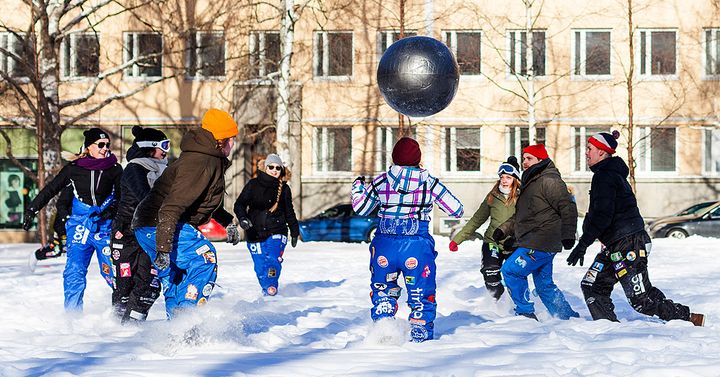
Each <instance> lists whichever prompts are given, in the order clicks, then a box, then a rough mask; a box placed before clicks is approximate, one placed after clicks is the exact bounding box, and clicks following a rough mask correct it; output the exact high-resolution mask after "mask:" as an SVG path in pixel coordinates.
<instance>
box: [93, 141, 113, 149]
mask: <svg viewBox="0 0 720 377" xmlns="http://www.w3.org/2000/svg"><path fill="white" fill-rule="evenodd" d="M93 144H95V145H97V146H98V149H103V148H105V147H107V148H108V149H110V142H104V141H101V142H99V143H93Z"/></svg>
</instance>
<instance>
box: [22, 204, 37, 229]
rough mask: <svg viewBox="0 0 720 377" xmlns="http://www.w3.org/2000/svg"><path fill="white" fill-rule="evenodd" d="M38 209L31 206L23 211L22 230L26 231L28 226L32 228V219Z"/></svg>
mask: <svg viewBox="0 0 720 377" xmlns="http://www.w3.org/2000/svg"><path fill="white" fill-rule="evenodd" d="M37 213H38V211H37V210H35V209H33V208H28V209H27V210H26V211H25V218H24V219H23V226H22V228H23V230H24V231H26V232H27V231H28V230H30V228H32V223H33V220H35V215H37Z"/></svg>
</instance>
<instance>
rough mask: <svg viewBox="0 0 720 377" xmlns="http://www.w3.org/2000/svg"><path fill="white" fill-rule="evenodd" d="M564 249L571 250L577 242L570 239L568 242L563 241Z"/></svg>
mask: <svg viewBox="0 0 720 377" xmlns="http://www.w3.org/2000/svg"><path fill="white" fill-rule="evenodd" d="M562 245H563V249H565V250H570V249H572V247H573V246H575V240H574V239H571V238H568V239H566V240H562Z"/></svg>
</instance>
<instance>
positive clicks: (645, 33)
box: [638, 30, 677, 76]
mask: <svg viewBox="0 0 720 377" xmlns="http://www.w3.org/2000/svg"><path fill="white" fill-rule="evenodd" d="M639 45H640V46H639V48H640V56H639V59H638V60H639V64H640V75H644V76H651V75H674V74H676V73H677V63H676V38H675V32H674V31H651V30H641V31H640V43H639Z"/></svg>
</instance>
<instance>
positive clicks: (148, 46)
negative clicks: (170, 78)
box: [124, 33, 163, 77]
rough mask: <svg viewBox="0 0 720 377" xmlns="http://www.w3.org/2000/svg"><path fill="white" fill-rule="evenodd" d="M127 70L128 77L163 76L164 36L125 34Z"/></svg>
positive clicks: (155, 34)
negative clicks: (130, 63)
mask: <svg viewBox="0 0 720 377" xmlns="http://www.w3.org/2000/svg"><path fill="white" fill-rule="evenodd" d="M124 37H125V62H126V63H127V62H130V61H133V60H135V62H134V64H132V65H131V66H129V67H127V68H125V75H126V76H127V77H160V76H162V51H163V42H162V35H161V34H157V33H125V35H124Z"/></svg>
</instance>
